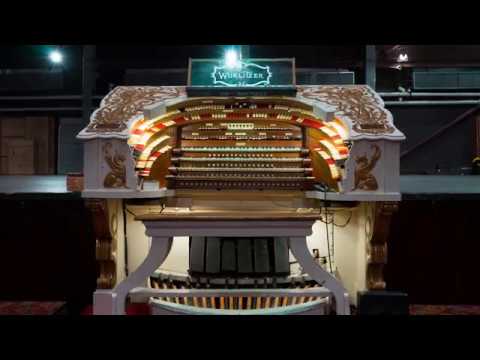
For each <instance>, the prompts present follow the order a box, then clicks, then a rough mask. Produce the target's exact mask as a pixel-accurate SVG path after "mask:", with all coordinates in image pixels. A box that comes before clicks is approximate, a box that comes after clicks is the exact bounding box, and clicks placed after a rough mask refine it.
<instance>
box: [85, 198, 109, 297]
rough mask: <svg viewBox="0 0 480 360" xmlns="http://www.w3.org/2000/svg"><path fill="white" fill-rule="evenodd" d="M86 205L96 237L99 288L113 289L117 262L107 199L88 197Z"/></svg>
mask: <svg viewBox="0 0 480 360" xmlns="http://www.w3.org/2000/svg"><path fill="white" fill-rule="evenodd" d="M85 205H86V207H87V209H88V210H89V211H90V214H91V216H92V223H93V229H94V234H95V239H96V251H95V254H96V259H97V267H98V277H97V288H98V289H111V288H113V287H114V286H115V283H116V263H115V258H114V255H113V237H112V234H111V232H110V223H109V214H108V208H107V201H106V200H105V199H87V200H86V201H85Z"/></svg>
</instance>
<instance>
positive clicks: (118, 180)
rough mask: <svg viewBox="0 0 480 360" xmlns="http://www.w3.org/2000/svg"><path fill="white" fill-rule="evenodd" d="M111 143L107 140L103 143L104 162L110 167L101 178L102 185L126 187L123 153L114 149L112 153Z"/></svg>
mask: <svg viewBox="0 0 480 360" xmlns="http://www.w3.org/2000/svg"><path fill="white" fill-rule="evenodd" d="M111 150H112V143H110V142H108V143H106V144H105V145H104V147H103V151H104V154H105V162H106V163H107V164H108V166H109V167H110V172H109V173H108V174H107V175H106V176H105V179H103V186H104V187H106V188H126V187H127V170H126V166H125V160H126V158H125V155H123V154H119V153H118V151H117V150H115V155H112V153H111Z"/></svg>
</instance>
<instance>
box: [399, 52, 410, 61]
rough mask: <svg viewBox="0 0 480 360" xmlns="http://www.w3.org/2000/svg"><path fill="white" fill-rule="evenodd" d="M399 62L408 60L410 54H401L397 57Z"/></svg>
mask: <svg viewBox="0 0 480 360" xmlns="http://www.w3.org/2000/svg"><path fill="white" fill-rule="evenodd" d="M397 61H398V62H407V61H408V55H407V54H399V55H398V58H397Z"/></svg>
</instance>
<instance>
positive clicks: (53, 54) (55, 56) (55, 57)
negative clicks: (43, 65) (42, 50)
mask: <svg viewBox="0 0 480 360" xmlns="http://www.w3.org/2000/svg"><path fill="white" fill-rule="evenodd" d="M48 58H49V59H50V61H51V62H52V63H54V64H61V63H62V62H63V54H62V53H61V52H60V51H58V50H52V51H50V54H48Z"/></svg>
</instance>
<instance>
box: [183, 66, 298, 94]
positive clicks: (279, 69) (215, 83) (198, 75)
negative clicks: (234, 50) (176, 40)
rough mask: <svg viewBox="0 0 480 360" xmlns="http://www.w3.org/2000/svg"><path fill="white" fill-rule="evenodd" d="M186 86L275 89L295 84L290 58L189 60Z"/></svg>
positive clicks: (293, 67) (293, 69)
mask: <svg viewBox="0 0 480 360" xmlns="http://www.w3.org/2000/svg"><path fill="white" fill-rule="evenodd" d="M188 86H190V87H212V88H217V87H220V88H262V87H264V88H275V87H285V86H295V63H294V59H238V60H237V59H225V60H218V59H190V64H189V71H188Z"/></svg>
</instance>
